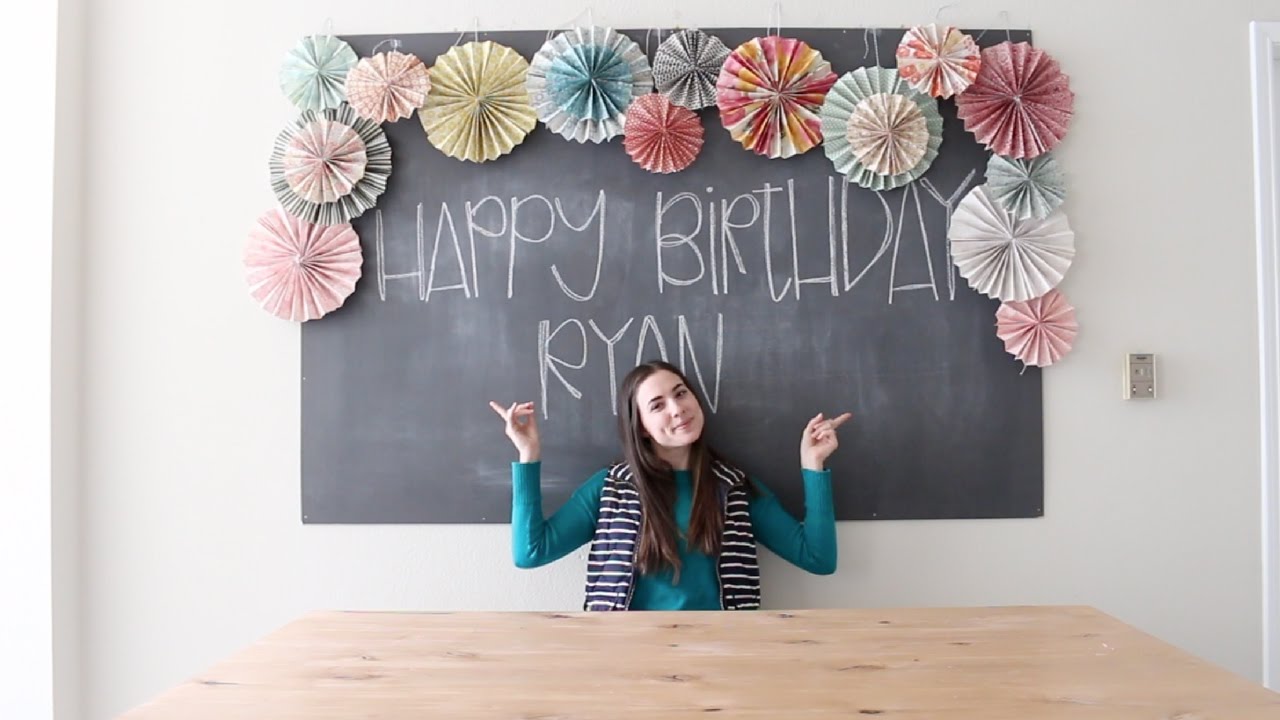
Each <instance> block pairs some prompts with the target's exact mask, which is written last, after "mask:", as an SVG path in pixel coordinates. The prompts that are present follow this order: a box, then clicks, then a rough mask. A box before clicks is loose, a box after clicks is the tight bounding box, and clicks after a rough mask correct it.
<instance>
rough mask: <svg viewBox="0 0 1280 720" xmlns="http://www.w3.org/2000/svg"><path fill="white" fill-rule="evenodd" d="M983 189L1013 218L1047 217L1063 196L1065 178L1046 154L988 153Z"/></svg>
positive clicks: (1065, 193)
mask: <svg viewBox="0 0 1280 720" xmlns="http://www.w3.org/2000/svg"><path fill="white" fill-rule="evenodd" d="M987 191H988V192H990V193H991V196H992V197H993V198H995V199H996V201H997V202H999V203H1000V206H1001V207H1002V208H1004V209H1005V210H1006V211H1007V212H1009V213H1010V214H1011V215H1013V216H1014V217H1016V218H1018V219H1021V220H1026V219H1028V218H1034V219H1037V220H1040V219H1043V218H1046V217H1049V213H1051V212H1053V211H1054V210H1056V209H1057V208H1058V206H1059V205H1061V204H1062V201H1063V200H1065V199H1066V197H1067V181H1066V178H1065V177H1064V176H1063V174H1062V169H1061V168H1060V167H1059V166H1058V161H1057V160H1054V159H1053V156H1052V155H1051V154H1050V153H1044V154H1043V155H1037V156H1035V157H1033V158H1031V159H1030V160H1015V159H1013V158H1007V157H1004V156H1003V155H992V156H991V160H990V161H988V162H987Z"/></svg>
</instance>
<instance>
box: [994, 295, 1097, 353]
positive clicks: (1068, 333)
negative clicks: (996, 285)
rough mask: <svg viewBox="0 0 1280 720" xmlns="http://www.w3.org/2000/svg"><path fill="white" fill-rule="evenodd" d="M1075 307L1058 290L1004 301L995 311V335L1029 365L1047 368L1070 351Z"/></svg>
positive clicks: (1072, 341) (1073, 338) (1073, 337)
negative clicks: (1028, 297)
mask: <svg viewBox="0 0 1280 720" xmlns="http://www.w3.org/2000/svg"><path fill="white" fill-rule="evenodd" d="M1079 329H1080V326H1079V324H1077V323H1076V309H1075V308H1073V307H1071V305H1070V304H1069V303H1068V302H1067V299H1066V298H1065V297H1063V295H1062V293H1061V292H1059V291H1057V290H1050V291H1049V292H1047V293H1045V294H1044V295H1043V296H1041V297H1038V298H1032V299H1030V300H1027V301H1025V302H1005V303H1001V304H1000V307H999V308H998V309H997V310H996V337H999V338H1000V339H1001V340H1003V341H1004V349H1005V350H1006V351H1007V352H1008V353H1009V354H1010V355H1012V356H1014V357H1016V358H1018V359H1019V360H1021V361H1022V362H1023V363H1025V364H1027V365H1035V366H1036V367H1048V366H1050V365H1052V364H1054V363H1056V362H1058V361H1059V360H1061V359H1062V356H1063V355H1066V354H1067V353H1069V352H1071V346H1072V344H1073V343H1074V342H1075V339H1076V333H1077V332H1078V331H1079Z"/></svg>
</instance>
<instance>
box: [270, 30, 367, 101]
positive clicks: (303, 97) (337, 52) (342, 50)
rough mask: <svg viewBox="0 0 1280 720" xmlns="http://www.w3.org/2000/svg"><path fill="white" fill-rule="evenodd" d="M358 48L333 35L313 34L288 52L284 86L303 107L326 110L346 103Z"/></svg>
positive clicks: (288, 93) (283, 77) (286, 91)
mask: <svg viewBox="0 0 1280 720" xmlns="http://www.w3.org/2000/svg"><path fill="white" fill-rule="evenodd" d="M355 64H356V51H355V50H352V49H351V46H350V45H348V44H346V43H345V42H343V41H342V40H339V39H338V38H336V37H334V36H332V35H311V36H309V37H305V38H303V39H302V41H301V42H299V43H298V44H297V45H296V46H294V48H293V49H292V50H290V51H289V54H288V55H286V56H285V59H284V64H283V65H282V66H281V67H280V89H281V90H283V91H284V94H285V97H287V98H289V100H290V101H291V102H292V103H293V104H294V105H296V106H297V107H298V109H300V110H326V109H328V108H336V107H338V105H340V104H342V100H343V98H344V93H345V90H344V86H343V83H345V82H346V79H347V73H348V72H350V70H351V68H353V67H355Z"/></svg>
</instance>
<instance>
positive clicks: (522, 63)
mask: <svg viewBox="0 0 1280 720" xmlns="http://www.w3.org/2000/svg"><path fill="white" fill-rule="evenodd" d="M528 70H529V63H528V62H527V61H526V60H525V59H524V58H523V57H521V56H520V53H518V52H516V51H515V50H512V49H511V48H509V47H507V46H505V45H499V44H498V43H496V42H493V41H491V40H485V41H483V42H469V43H467V44H465V45H461V46H458V47H454V48H452V49H450V50H449V52H447V53H445V54H444V55H441V56H440V57H439V58H438V59H437V60H436V64H435V66H434V67H432V68H431V91H430V92H428V93H427V102H426V105H424V106H423V108H422V109H421V110H419V111H418V119H419V120H420V121H421V122H422V128H423V129H424V130H426V132H427V139H428V140H430V141H431V144H432V145H434V146H436V148H437V149H439V150H440V152H442V153H444V154H445V155H448V156H449V157H452V158H458V159H459V160H469V161H471V162H485V161H487V160H495V159H497V158H498V157H500V156H502V155H505V154H507V153H509V152H511V149H512V148H514V147H515V146H516V145H519V144H520V143H522V142H524V139H525V137H526V136H528V134H529V132H530V131H532V130H533V128H534V126H535V125H537V123H538V119H537V115H535V114H534V111H533V106H532V105H530V104H529V93H528V91H526V90H525V75H526V73H527V72H528Z"/></svg>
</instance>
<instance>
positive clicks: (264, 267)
mask: <svg viewBox="0 0 1280 720" xmlns="http://www.w3.org/2000/svg"><path fill="white" fill-rule="evenodd" d="M362 258H363V255H362V253H361V250H360V238H359V237H357V236H356V232H355V230H353V229H352V228H351V226H350V225H347V224H341V225H313V224H311V223H309V222H307V221H305V220H301V219H299V218H297V217H294V216H293V215H290V214H289V213H287V212H285V211H284V209H283V208H276V209H275V210H271V211H269V212H267V213H265V214H264V215H263V216H262V217H260V218H258V224H257V226H256V227H254V229H253V230H252V231H251V232H250V233H249V243H248V245H247V246H246V247H245V253H244V267H245V272H246V275H247V277H248V280H249V291H250V293H251V294H252V295H253V297H254V299H255V300H257V301H258V302H259V303H260V304H261V305H262V308H263V309H264V310H266V311H267V312H269V313H271V314H272V315H275V316H276V317H280V318H284V319H285V320H293V321H294V322H305V321H307V320H314V319H316V318H318V317H323V316H324V315H326V314H327V313H330V312H332V311H333V310H335V309H337V308H338V307H341V306H342V303H343V302H345V301H346V299H347V297H348V296H349V295H351V292H352V291H353V290H354V289H355V287H356V280H358V279H360V266H361V262H362Z"/></svg>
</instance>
